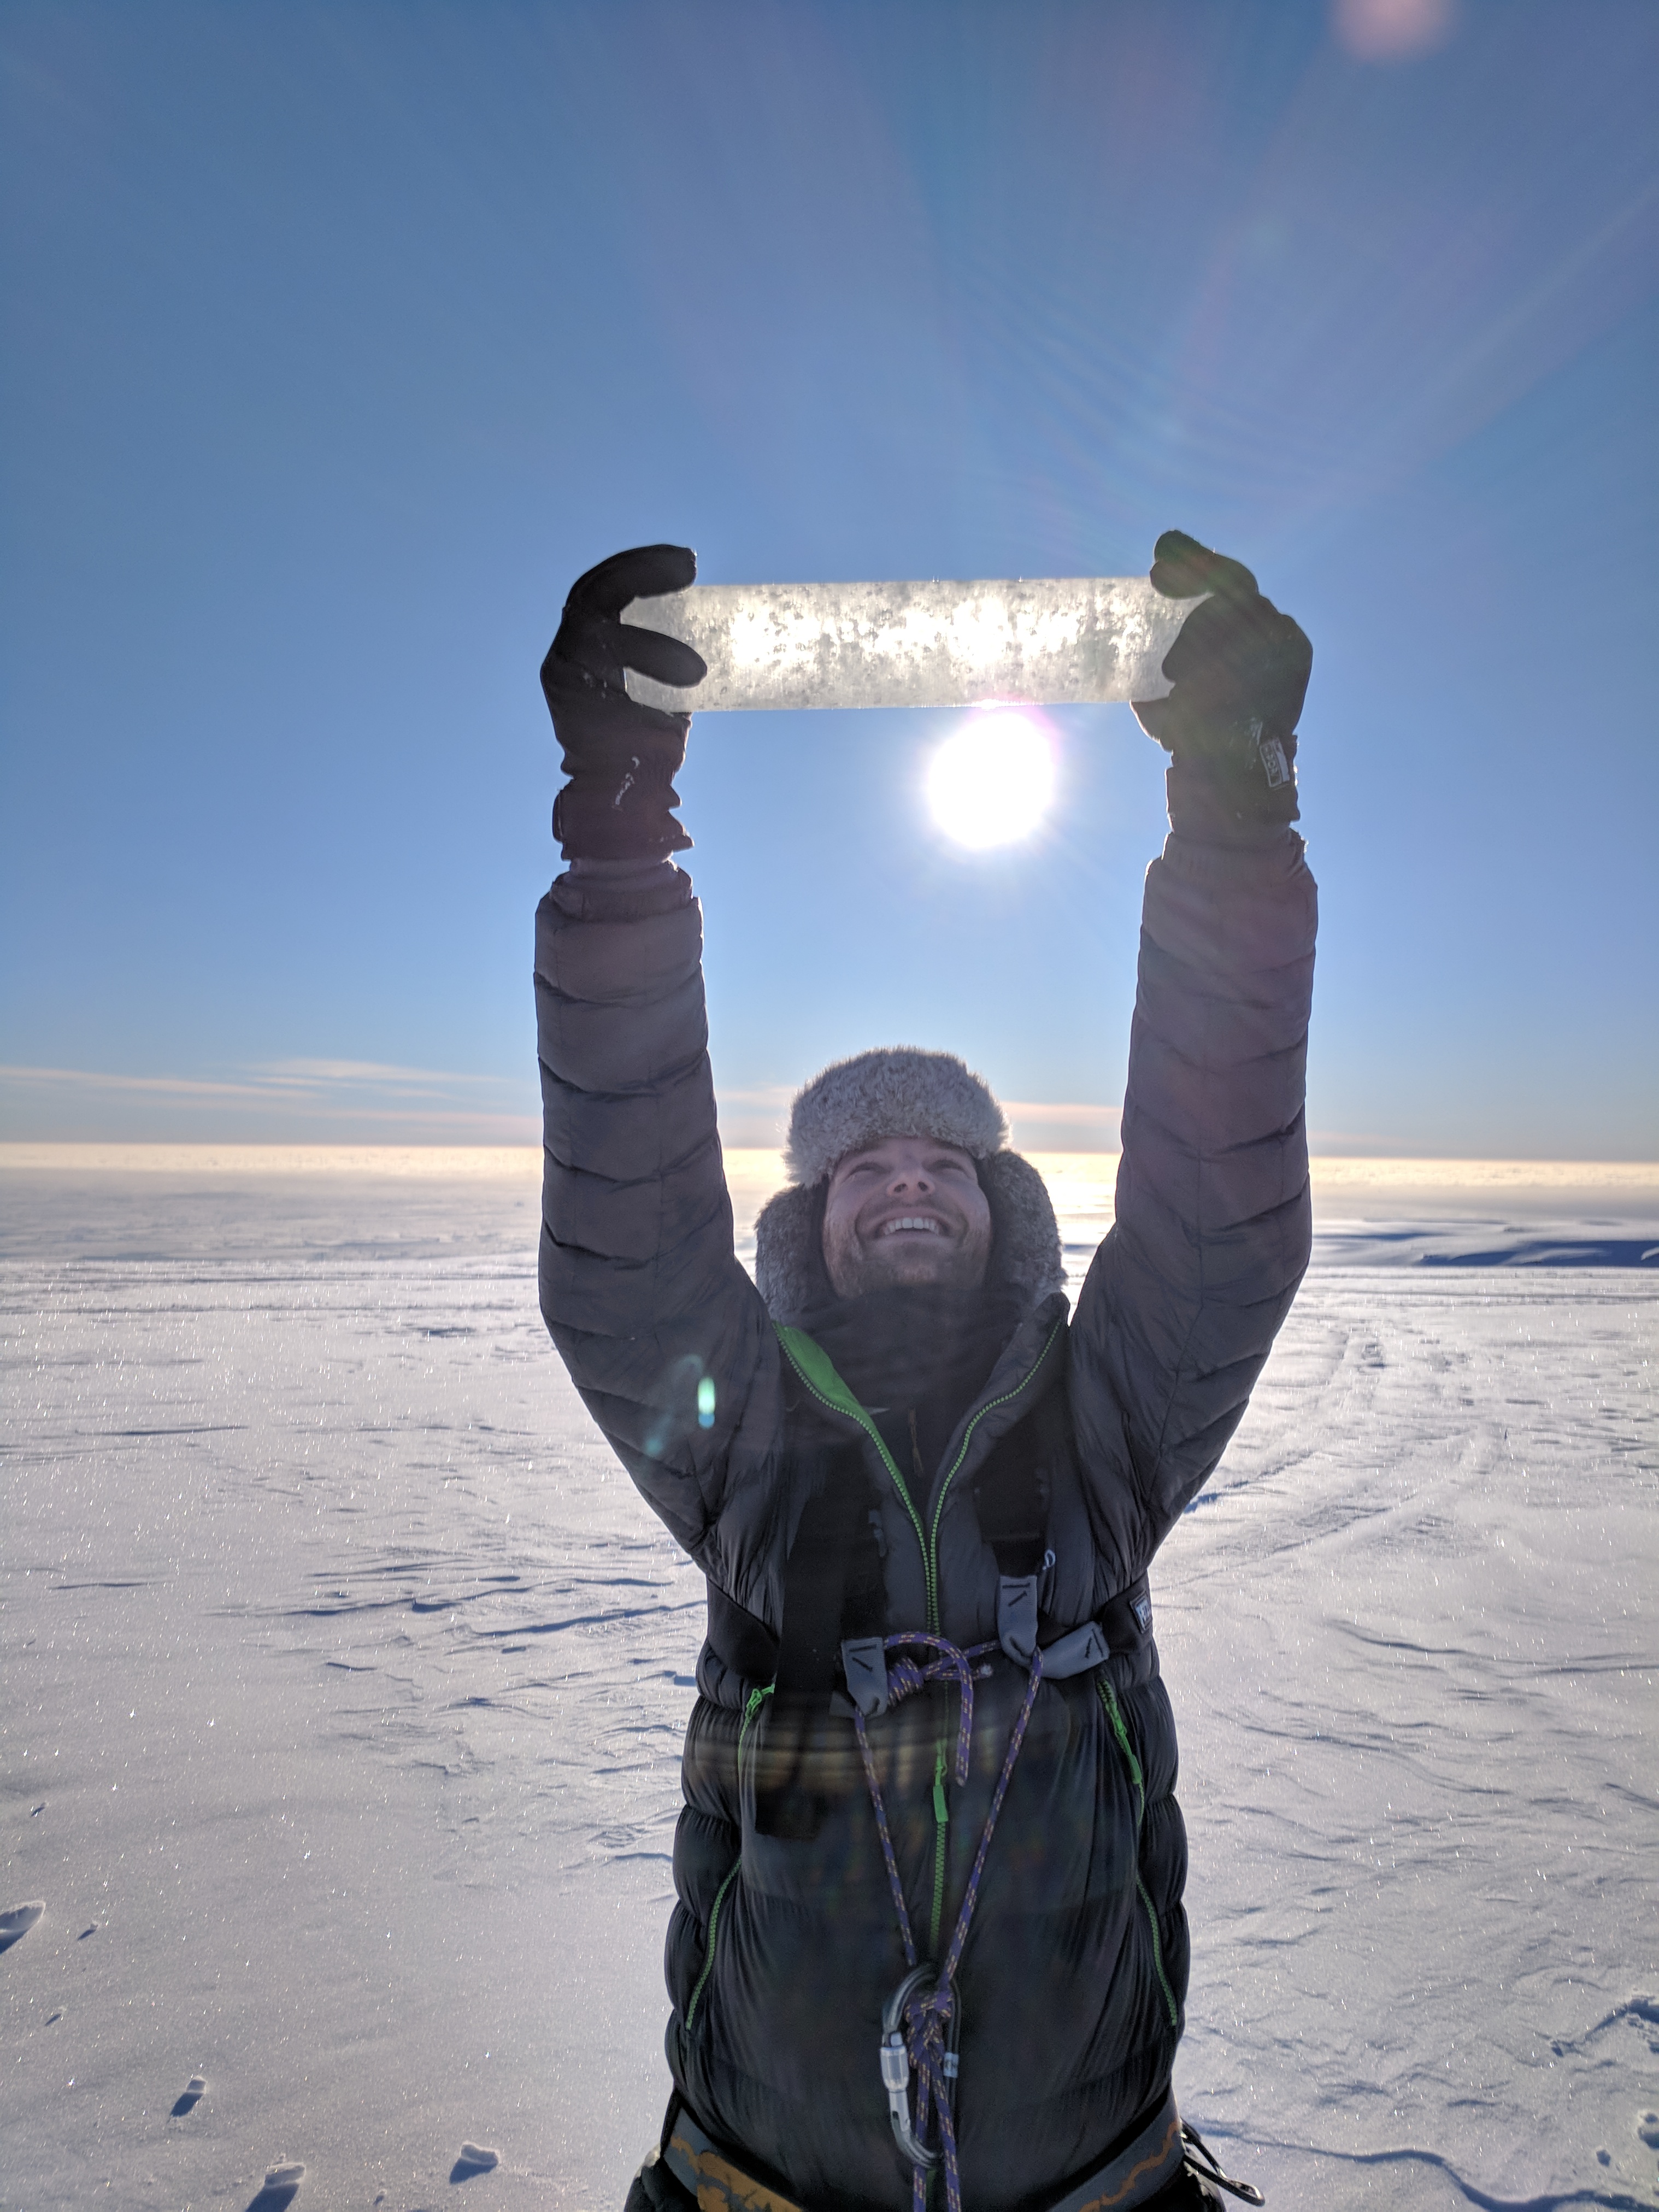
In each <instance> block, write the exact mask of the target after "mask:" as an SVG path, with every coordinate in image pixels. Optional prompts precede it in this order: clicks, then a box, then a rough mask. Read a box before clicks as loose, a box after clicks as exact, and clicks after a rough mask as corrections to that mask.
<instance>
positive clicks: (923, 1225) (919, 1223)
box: [880, 1213, 945, 1237]
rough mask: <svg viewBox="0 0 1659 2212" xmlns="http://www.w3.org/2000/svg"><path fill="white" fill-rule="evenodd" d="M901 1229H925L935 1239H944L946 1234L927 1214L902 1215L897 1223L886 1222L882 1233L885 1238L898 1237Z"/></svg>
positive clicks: (882, 1227) (882, 1226)
mask: <svg viewBox="0 0 1659 2212" xmlns="http://www.w3.org/2000/svg"><path fill="white" fill-rule="evenodd" d="M901 1229H925V1230H927V1232H928V1234H929V1235H930V1236H933V1237H942V1236H943V1235H944V1234H945V1231H943V1230H942V1229H941V1228H940V1227H939V1224H938V1222H937V1221H934V1220H933V1219H931V1218H929V1217H928V1216H927V1214H925V1213H906V1214H902V1215H901V1216H900V1217H899V1218H898V1219H897V1220H896V1221H884V1222H883V1224H882V1225H881V1231H880V1233H881V1235H882V1236H884V1237H896V1235H897V1234H898V1232H899V1231H900V1230H901Z"/></svg>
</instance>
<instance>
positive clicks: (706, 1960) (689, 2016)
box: [685, 1857, 743, 2035]
mask: <svg viewBox="0 0 1659 2212" xmlns="http://www.w3.org/2000/svg"><path fill="white" fill-rule="evenodd" d="M742 1864H743V1860H742V1858H741V1857H739V1858H738V1860H737V1862H736V1863H735V1864H734V1865H733V1867H732V1871H731V1873H730V1874H729V1875H726V1880H725V1881H723V1882H722V1883H721V1884H720V1887H719V1888H718V1889H717V1890H716V1891H715V1892H714V1911H712V1912H711V1913H710V1914H709V1916H708V1950H707V1952H706V1953H705V1954H704V1955H703V1962H702V1973H700V1974H699V1975H698V1976H697V1986H696V1989H695V1990H692V1992H691V2002H690V2004H689V2005H687V2007H686V2008H685V2032H686V2033H687V2034H688V2035H690V2033H691V2024H692V2022H693V2021H695V2020H696V2017H697V2007H698V2006H699V2005H700V2004H701V2003H702V1993H703V1991H704V1990H706V1989H707V1988H708V1977H709V1976H710V1974H712V1973H713V1972H714V1939H715V1937H716V1936H718V1935H719V1934H720V1907H721V1905H724V1904H725V1902H726V1891H727V1890H728V1889H730V1888H731V1887H732V1883H733V1882H734V1881H736V1880H737V1878H738V1868H739V1867H741V1866H742Z"/></svg>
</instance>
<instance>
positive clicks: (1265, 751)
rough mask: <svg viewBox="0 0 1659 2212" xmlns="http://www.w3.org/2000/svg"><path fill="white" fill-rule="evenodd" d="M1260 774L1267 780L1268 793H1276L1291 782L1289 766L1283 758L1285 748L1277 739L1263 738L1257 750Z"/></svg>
mask: <svg viewBox="0 0 1659 2212" xmlns="http://www.w3.org/2000/svg"><path fill="white" fill-rule="evenodd" d="M1259 750H1260V752H1261V768H1262V773H1263V774H1264V775H1266V777H1267V788H1268V790H1269V791H1277V790H1278V789H1279V786H1280V785H1281V784H1284V783H1288V782H1289V781H1290V780H1291V764H1290V763H1289V761H1287V760H1286V759H1285V748H1284V746H1283V745H1281V744H1279V739H1278V738H1263V739H1262V740H1261V746H1260V748H1259Z"/></svg>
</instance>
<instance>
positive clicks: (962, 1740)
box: [853, 1630, 1042, 2212]
mask: <svg viewBox="0 0 1659 2212" xmlns="http://www.w3.org/2000/svg"><path fill="white" fill-rule="evenodd" d="M918 1647H919V1648H921V1649H922V1650H929V1651H931V1652H933V1655H934V1656H933V1658H931V1659H929V1660H927V1661H926V1662H922V1663H920V1664H919V1663H918V1662H916V1661H915V1659H912V1658H908V1657H904V1656H900V1657H897V1658H896V1659H894V1660H893V1661H892V1662H891V1663H890V1665H889V1666H888V1668H887V1670H886V1672H887V1696H886V1710H887V1711H891V1710H892V1708H893V1707H894V1706H895V1705H899V1704H901V1703H902V1700H903V1699H906V1698H908V1697H911V1696H914V1695H915V1692H917V1691H918V1690H921V1689H922V1688H924V1687H926V1686H927V1684H929V1683H931V1682H943V1681H952V1682H954V1683H955V1684H956V1685H957V1689H958V1691H959V1692H960V1693H961V1716H960V1720H959V1723H958V1725H957V1747H956V1761H955V1766H956V1778H957V1784H958V1786H960V1785H961V1784H963V1783H965V1782H966V1781H967V1779H968V1761H969V1753H970V1751H971V1749H972V1746H973V1735H974V1681H975V1675H978V1676H979V1677H980V1678H981V1680H982V1679H983V1677H984V1676H985V1675H986V1674H989V1672H990V1668H989V1667H988V1666H986V1665H978V1666H976V1665H975V1662H976V1661H977V1662H983V1661H984V1660H985V1659H986V1657H987V1654H989V1653H990V1652H993V1651H994V1650H997V1649H998V1646H997V1645H996V1644H970V1645H969V1647H968V1649H967V1650H961V1649H959V1648H958V1646H957V1645H956V1644H951V1643H949V1642H947V1641H946V1639H945V1638H944V1637H942V1636H931V1635H926V1634H923V1633H921V1632H919V1631H914V1630H912V1631H907V1632H905V1633H903V1634H902V1635H898V1636H890V1637H888V1638H886V1639H885V1640H884V1646H883V1649H884V1652H896V1653H900V1654H902V1653H903V1652H904V1651H905V1650H907V1648H910V1649H915V1648H918ZM1041 1681H1042V1652H1041V1651H1037V1650H1034V1651H1033V1652H1032V1654H1031V1671H1030V1680H1028V1682H1027V1684H1026V1687H1025V1697H1024V1702H1023V1703H1022V1705H1021V1706H1020V1709H1019V1712H1018V1717H1017V1718H1016V1719H1015V1722H1014V1725H1013V1729H1012V1733H1011V1734H1010V1735H1009V1738H1008V1749H1007V1751H1006V1753H1005V1755H1004V1758H1003V1761H1002V1772H1001V1773H1000V1776H999V1777H998V1778H997V1786H996V1790H995V1792H994V1795H993V1796H992V1799H991V1808H990V1810H989V1812H988V1813H987V1814H986V1816H985V1828H984V1832H983V1833H982V1834H981V1837H980V1839H979V1849H978V1850H977V1851H976V1852H975V1855H974V1863H973V1868H972V1870H971V1871H970V1873H969V1876H968V1886H967V1887H966V1889H965V1890H964V1891H963V1898H962V1907H961V1910H960V1911H958V1913H957V1924H956V1927H955V1929H953V1930H952V1931H951V1941H950V1944H949V1946H948V1948H946V1951H945V1958H944V1961H943V1963H942V1965H941V1966H939V1970H938V1972H937V1973H935V1972H934V1969H933V1965H932V1963H931V1961H930V1962H928V1963H927V1964H926V1965H924V1964H923V1963H922V1961H921V1959H920V1958H919V1957H918V1956H917V1953H916V1939H915V1935H914V1933H913V1932H912V1929H911V1927H910V1909H909V1906H908V1905H907V1904H906V1902H905V1898H904V1885H903V1883H902V1881H900V1879H899V1870H898V1860H897V1858H896V1856H895V1855H894V1850H893V1837H892V1832H891V1830H890V1827H889V1826H888V1821H887V1806H886V1802H885V1801H884V1798H883V1796H882V1794H881V1781H880V1778H879V1777H878V1775H877V1772H876V1762H875V1759H874V1758H873V1757H872V1753H871V1750H870V1739H869V1736H868V1735H867V1734H866V1729H865V1725H864V1715H863V1712H862V1711H860V1709H859V1708H858V1707H857V1706H856V1705H855V1706H854V1709H853V1724H854V1728H856V1729H857V1730H858V1739H859V1752H860V1756H861V1757H862V1759H863V1760H864V1772H865V1778H866V1781H867V1782H868V1783H869V1784H870V1802H871V1803H872V1806H873V1807H874V1808H875V1814H876V1827H877V1830H878V1833H879V1835H880V1837H881V1854H882V1857H883V1859H884V1861H885V1862H886V1866H887V1881H888V1886H889V1887H890V1890H891V1892H892V1897H893V1911H894V1915H895V1917H896V1919H897V1921H898V1928H899V1936H900V1938H901V1940H902V1942H903V1945H904V1959H905V1964H906V1966H908V1969H909V1972H908V1973H907V1974H906V1976H905V1978H904V1979H903V1981H902V1982H901V1983H900V1984H899V1986H898V1988H897V1989H896V1990H894V1992H893V1994H892V1996H890V1998H889V1999H888V2000H887V2002H886V2004H885V2006H884V2008H883V2011H882V2023H881V2053H880V2063H881V2080H882V2087H883V2088H884V2090H885V2091H886V2093H887V2108H888V2114H889V2117H890V2120H891V2122H892V2127H893V2136H894V2139H895V2141H896V2142H897V2144H898V2147H899V2148H900V2149H901V2150H902V2152H903V2153H904V2155H905V2156H906V2158H908V2160H909V2161H910V2167H911V2185H910V2191H911V2194H910V2201H911V2208H912V2212H927V2184H928V2179H929V2176H930V2175H931V2174H932V2173H933V2170H934V2168H935V2167H936V2166H940V2165H942V2166H944V2169H945V2203H946V2206H947V2208H948V2212H962V2182H961V2177H960V2174H959V2172H958V2170H957V2130H956V2119H955V2115H954V2112H953V2110H952V2106H953V2100H954V2091H955V2083H956V2074H957V2054H956V2034H957V2024H958V2023H957V1999H956V1987H955V1984H956V1974H957V1967H958V1966H960V1964H961V1963H962V1950H963V1944H964V1943H965V1942H967V1940H968V1928H969V1923H970V1922H971V1920H972V1919H973V1917H974V1907H975V1905H976V1904H977V1903H978V1901H979V1885H980V1877H981V1875H982V1874H983V1873H984V1870H985V1858H986V1854H987V1852H988V1851H989V1850H990V1848H991V1838H992V1836H993V1834H994V1832H995V1830H996V1825H997V1816H998V1814H1000V1812H1001V1810H1002V1801H1003V1799H1004V1798H1005V1797H1006V1796H1007V1794H1008V1784H1009V1781H1010V1779H1011V1778H1012V1774H1013V1771H1014V1763H1015V1761H1016V1760H1017V1759H1018V1757H1019V1751H1020V1746H1021V1745H1022V1744H1023V1743H1024V1741H1025V1730H1026V1728H1027V1726H1028V1724H1029V1723H1030V1718H1031V1709H1032V1707H1033V1706H1034V1705H1036V1693H1037V1687H1038V1685H1039V1684H1040V1683H1041ZM930 1984H931V1986H930ZM913 2074H914V2075H915V2081H916V2091H915V2120H914V2121H912V2119H911V2117H910V2110H909V2093H910V2079H911V2075H913ZM935 2115H937V2119H936V2121H935ZM935 2124H936V2125H937V2129H938V2134H939V2142H938V2143H937V2145H935V2144H934V2143H933V2142H931V2141H930V2140H929V2138H930V2136H931V2134H932V2132H933V2127H934V2125H935Z"/></svg>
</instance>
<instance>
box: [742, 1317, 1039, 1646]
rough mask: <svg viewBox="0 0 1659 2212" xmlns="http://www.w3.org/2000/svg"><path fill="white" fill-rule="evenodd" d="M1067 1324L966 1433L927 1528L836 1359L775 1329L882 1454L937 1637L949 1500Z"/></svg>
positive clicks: (789, 1352) (826, 1398)
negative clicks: (978, 1439)
mask: <svg viewBox="0 0 1659 2212" xmlns="http://www.w3.org/2000/svg"><path fill="white" fill-rule="evenodd" d="M1064 1325H1065V1323H1064V1320H1063V1317H1062V1319H1061V1320H1060V1321H1057V1322H1055V1323H1054V1327H1053V1328H1051V1329H1050V1330H1049V1332H1048V1341H1047V1343H1045V1344H1044V1346H1043V1347H1042V1351H1041V1352H1038V1354H1037V1356H1036V1358H1035V1359H1034V1360H1033V1361H1032V1363H1031V1364H1030V1367H1028V1368H1027V1369H1026V1370H1025V1372H1024V1375H1023V1376H1021V1377H1020V1379H1019V1381H1018V1383H1015V1385H1014V1387H1013V1389H1012V1390H1005V1391H1004V1392H1003V1393H1002V1395H1001V1396H1000V1398H987V1400H986V1401H985V1403H984V1404H983V1405H982V1406H981V1407H980V1408H979V1410H978V1412H977V1413H975V1415H974V1417H973V1419H971V1420H970V1421H969V1424H968V1425H967V1427H966V1428H965V1429H964V1430H963V1432H962V1443H961V1444H960V1446H959V1447H958V1449H957V1455H956V1457H955V1459H954V1460H952V1461H951V1466H950V1469H949V1472H948V1473H947V1474H946V1475H945V1480H944V1481H943V1482H942V1483H941V1484H940V1485H939V1497H938V1498H937V1499H936V1500H935V1502H934V1505H933V1522H932V1524H931V1526H930V1527H928V1528H923V1526H922V1521H921V1515H920V1514H919V1513H918V1512H917V1511H916V1509H915V1505H914V1504H912V1502H911V1498H910V1493H909V1492H908V1490H907V1489H906V1488H905V1486H904V1480H903V1478H902V1476H901V1474H899V1471H898V1467H897V1465H896V1462H895V1461H894V1458H893V1455H892V1454H891V1452H890V1451H889V1450H888V1449H887V1447H886V1445H885V1444H884V1443H883V1442H882V1438H881V1431H880V1430H879V1429H878V1428H877V1426H876V1425H875V1422H874V1420H873V1419H872V1418H871V1416H870V1414H869V1413H867V1412H866V1409H865V1408H864V1407H862V1406H861V1405H860V1403H859V1401H858V1400H857V1399H856V1398H855V1397H854V1395H853V1394H852V1392H851V1391H850V1390H849V1389H848V1387H847V1385H846V1383H843V1382H842V1379H841V1377H840V1376H839V1375H837V1374H836V1370H835V1368H834V1366H833V1365H832V1364H831V1362H830V1359H829V1354H828V1353H827V1352H825V1351H824V1349H823V1346H822V1345H820V1344H818V1343H817V1342H815V1341H814V1340H813V1339H812V1338H811V1337H810V1336H808V1335H807V1334H806V1332H805V1329H799V1328H784V1327H783V1325H782V1324H781V1322H774V1323H773V1324H772V1326H773V1327H774V1328H775V1329H776V1331H777V1335H778V1341H779V1343H780V1344H781V1345H782V1346H783V1349H784V1352H785V1354H786V1356H787V1358H788V1361H789V1364H790V1365H791V1366H792V1367H793V1369H794V1370H795V1372H796V1374H797V1375H799V1377H800V1379H801V1381H802V1382H803V1383H805V1385H806V1387H807V1389H809V1390H810V1391H811V1394H812V1395H813V1396H814V1397H815V1398H816V1399H817V1401H818V1403H819V1404H820V1405H821V1406H827V1407H829V1409H830V1411H831V1412H832V1413H844V1414H846V1415H847V1416H848V1419H851V1420H854V1421H856V1422H857V1423H858V1425H859V1426H860V1428H861V1429H862V1430H863V1431H864V1432H865V1434H866V1436H867V1437H869V1438H870V1439H871V1441H872V1443H874V1445H875V1447H876V1449H877V1450H878V1452H879V1453H880V1454H881V1460H882V1465H883V1466H884V1468H886V1469H887V1472H888V1474H890V1475H891V1476H892V1478H893V1487H894V1488H895V1489H896V1491H897V1492H898V1494H899V1497H900V1498H901V1500H902V1503H903V1505H904V1510H905V1511H906V1512H907V1513H908V1515H909V1516H910V1525H911V1527H912V1528H914V1529H915V1532H916V1541H917V1542H918V1543H919V1544H920V1545H921V1570H922V1573H923V1575H924V1576H925V1577H926V1578H927V1626H928V1627H929V1629H930V1630H931V1631H932V1632H933V1634H934V1635H935V1636H937V1635H938V1634H939V1520H940V1516H942V1515H943V1513H944V1511H945V1499H946V1498H947V1497H948V1496H949V1495H950V1491H951V1484H952V1483H953V1482H954V1481H955V1480H956V1479H957V1474H958V1472H959V1471H960V1469H961V1467H962V1462H963V1460H964V1459H966V1458H967V1456H968V1447H969V1444H970V1443H972V1442H973V1440H974V1431H975V1429H976V1428H978V1426H979V1425H980V1423H981V1421H982V1420H983V1419H985V1416H986V1415H987V1413H995V1412H996V1410H997V1408H998V1407H1000V1406H1006V1405H1010V1404H1012V1401H1013V1400H1014V1399H1016V1398H1018V1396H1019V1395H1020V1393H1021V1392H1022V1391H1023V1390H1025V1389H1029V1388H1030V1384H1031V1382H1032V1380H1033V1378H1034V1377H1035V1376H1036V1374H1037V1372H1038V1370H1040V1369H1041V1367H1042V1363H1043V1361H1044V1360H1045V1359H1047V1358H1048V1354H1049V1352H1050V1351H1051V1349H1052V1348H1053V1346H1054V1339H1055V1338H1056V1337H1057V1336H1058V1335H1059V1334H1060V1330H1061V1328H1063V1327H1064Z"/></svg>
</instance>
